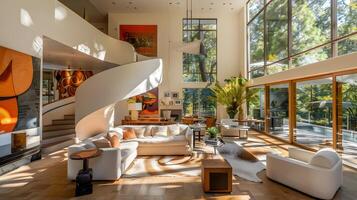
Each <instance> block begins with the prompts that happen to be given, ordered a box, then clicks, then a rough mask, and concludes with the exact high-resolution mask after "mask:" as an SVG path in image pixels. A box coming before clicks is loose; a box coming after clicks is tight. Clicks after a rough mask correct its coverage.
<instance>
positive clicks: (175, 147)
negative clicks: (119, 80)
mask: <svg viewBox="0 0 357 200" xmlns="http://www.w3.org/2000/svg"><path fill="white" fill-rule="evenodd" d="M125 128H132V129H134V131H135V133H136V136H137V138H136V139H130V140H123V139H122V138H123V129H125ZM110 131H115V132H117V134H118V137H119V138H120V146H119V148H102V150H103V152H102V154H101V155H100V156H99V157H97V158H93V159H90V160H89V167H90V168H92V170H93V180H117V179H119V178H120V177H121V175H122V174H123V173H124V172H125V171H126V170H127V169H128V167H129V166H130V164H131V163H132V162H133V161H134V159H135V158H136V157H137V156H138V155H190V154H191V153H192V149H193V134H192V130H191V129H190V128H189V127H188V126H187V125H182V124H174V125H167V126H135V125H130V126H119V127H115V128H112V129H111V130H110ZM106 134H107V133H101V134H99V135H96V136H94V137H92V138H88V139H86V140H84V141H82V142H80V143H78V144H75V145H72V146H70V147H69V148H68V155H71V154H72V153H74V152H77V151H81V150H85V149H90V148H96V146H95V145H94V143H93V141H94V140H97V139H101V138H103V137H105V136H106ZM82 166H83V164H82V161H79V160H70V159H69V160H68V164H67V167H68V169H67V177H68V179H69V180H75V178H76V176H77V173H78V171H79V170H80V169H82Z"/></svg>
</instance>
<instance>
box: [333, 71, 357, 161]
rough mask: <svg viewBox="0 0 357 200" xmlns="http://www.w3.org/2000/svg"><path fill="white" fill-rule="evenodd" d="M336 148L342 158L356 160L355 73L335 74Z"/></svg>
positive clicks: (356, 113) (356, 87) (356, 92)
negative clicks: (340, 151)
mask: <svg viewBox="0 0 357 200" xmlns="http://www.w3.org/2000/svg"><path fill="white" fill-rule="evenodd" d="M336 81H337V88H338V93H337V97H338V98H337V108H338V109H337V116H338V120H337V123H338V126H337V148H339V149H341V150H343V152H344V153H345V154H344V155H343V157H344V160H346V161H347V162H351V163H353V162H354V163H356V161H357V153H356V152H357V74H350V75H344V76H337V77H336Z"/></svg>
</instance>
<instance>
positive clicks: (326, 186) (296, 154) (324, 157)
mask: <svg viewBox="0 0 357 200" xmlns="http://www.w3.org/2000/svg"><path fill="white" fill-rule="evenodd" d="M266 174H267V176H268V177H269V178H270V179H273V180H275V181H277V182H280V183H282V184H284V185H287V186H289V187H292V188H294V189H297V190H299V191H301V192H304V193H306V194H309V195H311V196H313V197H316V198H319V199H332V198H333V197H334V195H335V193H336V191H337V190H338V189H339V188H340V187H341V186H342V160H341V158H340V157H339V156H338V154H337V153H336V152H335V151H334V150H333V149H329V148H325V149H321V150H320V151H318V152H316V153H313V152H310V151H306V150H302V149H298V148H289V157H282V156H280V155H277V154H272V153H268V154H267V171H266Z"/></svg>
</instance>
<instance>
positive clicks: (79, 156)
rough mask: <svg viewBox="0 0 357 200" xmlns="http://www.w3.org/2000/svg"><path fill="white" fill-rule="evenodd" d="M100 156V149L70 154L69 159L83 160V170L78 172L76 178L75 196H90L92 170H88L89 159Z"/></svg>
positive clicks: (91, 190)
mask: <svg viewBox="0 0 357 200" xmlns="http://www.w3.org/2000/svg"><path fill="white" fill-rule="evenodd" d="M101 154H102V150H100V149H86V150H82V151H78V152H75V153H72V154H71V155H70V156H69V158H70V159H72V160H83V169H81V170H79V172H78V174H77V177H76V196H81V195H85V194H92V192H93V186H92V178H93V173H92V169H91V168H89V162H88V161H89V159H91V158H95V157H98V156H100V155H101Z"/></svg>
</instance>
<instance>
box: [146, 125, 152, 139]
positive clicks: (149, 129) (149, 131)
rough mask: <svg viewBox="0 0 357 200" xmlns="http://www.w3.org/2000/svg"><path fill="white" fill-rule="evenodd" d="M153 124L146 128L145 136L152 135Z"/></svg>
mask: <svg viewBox="0 0 357 200" xmlns="http://www.w3.org/2000/svg"><path fill="white" fill-rule="evenodd" d="M152 127H153V126H147V127H146V128H145V133H144V136H145V137H147V136H152V134H151V129H152Z"/></svg>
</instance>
